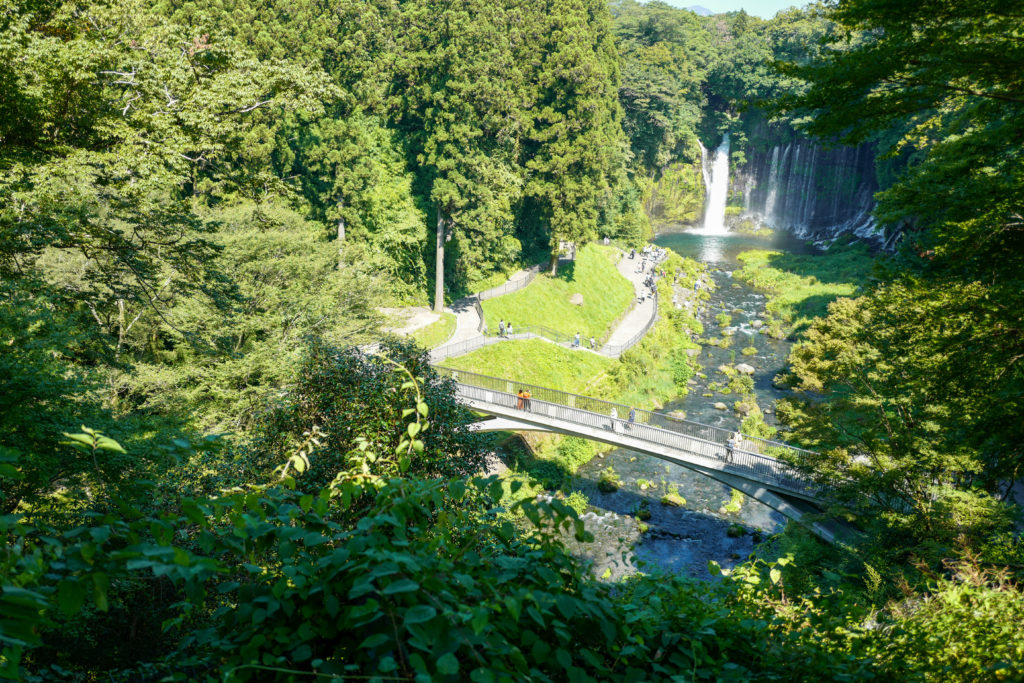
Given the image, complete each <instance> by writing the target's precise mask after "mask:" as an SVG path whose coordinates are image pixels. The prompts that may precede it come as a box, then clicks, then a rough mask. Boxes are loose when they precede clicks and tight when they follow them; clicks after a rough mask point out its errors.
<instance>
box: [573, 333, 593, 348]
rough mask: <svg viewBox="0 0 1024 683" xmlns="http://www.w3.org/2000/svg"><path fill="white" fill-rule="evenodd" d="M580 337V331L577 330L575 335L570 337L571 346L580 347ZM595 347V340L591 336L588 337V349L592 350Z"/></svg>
mask: <svg viewBox="0 0 1024 683" xmlns="http://www.w3.org/2000/svg"><path fill="white" fill-rule="evenodd" d="M580 339H581V337H580V333H579V332H577V333H576V336H575V337H573V338H572V347H573V348H574V349H578V348H580ZM596 349H597V341H596V340H595V339H594V338H593V337H591V338H590V350H591V351H594V350H596Z"/></svg>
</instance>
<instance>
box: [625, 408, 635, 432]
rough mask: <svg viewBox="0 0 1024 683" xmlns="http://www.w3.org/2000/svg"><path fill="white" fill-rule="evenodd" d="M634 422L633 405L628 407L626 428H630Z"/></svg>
mask: <svg viewBox="0 0 1024 683" xmlns="http://www.w3.org/2000/svg"><path fill="white" fill-rule="evenodd" d="M635 424H636V408H634V407H633V406H630V407H629V419H628V420H626V429H632V428H633V425H635Z"/></svg>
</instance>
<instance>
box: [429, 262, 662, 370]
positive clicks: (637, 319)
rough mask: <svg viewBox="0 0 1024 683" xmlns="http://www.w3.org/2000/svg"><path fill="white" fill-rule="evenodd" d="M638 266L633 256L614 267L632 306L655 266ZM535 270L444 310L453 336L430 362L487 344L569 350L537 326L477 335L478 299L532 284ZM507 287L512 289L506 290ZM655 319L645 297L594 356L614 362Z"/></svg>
mask: <svg viewBox="0 0 1024 683" xmlns="http://www.w3.org/2000/svg"><path fill="white" fill-rule="evenodd" d="M642 263H644V261H643V259H642V256H641V255H640V254H639V253H637V255H636V258H635V259H630V258H628V257H627V256H626V255H625V254H623V256H622V258H621V259H620V260H619V263H618V265H617V266H616V267H617V268H618V270H619V273H620V274H621V275H622V276H623V277H624V278H626V279H627V280H629V282H630V283H632V285H633V295H634V298H633V301H634V302H636V301H637V298H638V297H639V295H640V294H641V293H642V292H646V291H647V288H646V287H645V286H644V280H645V279H647V277H649V276H650V275H651V272H652V268H655V267H656V264H655V265H654V266H652V265H651V264H652V261H651V259H648V260H647V262H646V263H647V266H646V268H645V269H644V270H642V271H641V270H638V268H639V266H640V265H641V264H642ZM538 270H539V269H538V268H537V267H535V268H531V269H527V270H521V271H519V272H518V273H516V274H515V275H513V276H512V277H511V278H509V280H508V282H507V283H505V284H504V285H501V286H500V287H496V288H494V289H491V290H488V291H487V292H481V293H480V294H478V295H473V296H468V297H465V298H462V299H459V300H458V301H456V302H453V303H452V305H451V307H450V309H448V310H451V312H452V313H455V315H456V328H455V334H454V335H452V337H451V338H450V339H449V340H448V341H447V342H445V343H444V344H443V345H441V346H438V347H436V348H434V349H432V350H431V352H430V362H431V363H439V362H441V361H442V360H444V359H445V358H452V357H455V356H462V355H465V354H467V353H471V352H473V351H476V350H478V349H481V348H483V347H485V346H490V345H491V344H497V343H500V342H503V341H515V340H522V339H546V340H547V341H550V342H552V343H555V344H558V345H559V346H564V347H570V346H571V345H572V344H571V341H570V337H569V335H567V334H562V333H559V332H556V331H554V330H547V329H545V328H542V327H540V326H522V327H520V328H518V329H520V330H521V331H520V332H518V333H516V334H513V335H511V336H506V337H493V336H485V335H484V334H483V333H482V332H481V331H480V328H481V327H482V324H483V320H482V318H481V317H480V309H479V307H478V304H479V299H481V298H483V299H486V298H490V297H489V296H487V294H489V293H492V292H496V291H498V290H501V289H504V288H508V289H509V291H510V292H511V291H516V290H517V289H520V288H521V287H515V286H514V285H515V284H518V283H519V282H522V281H523V280H532V279H533V277H534V276H535V275H536V273H537V272H538ZM510 285H513V286H512V287H510ZM657 316H658V301H657V297H651V296H647V297H645V299H644V301H643V302H642V303H638V304H636V305H635V306H633V307H632V308H631V309H630V310H629V311H628V312H627V313H626V315H625V316H624V317H623V318H622V320H620V321H619V323H618V324H617V325H616V327H615V329H614V330H613V331H612V334H611V335H610V336H609V338H608V340H607V341H606V342H605V343H604V344H603V345H602V346H601V348H600V350H599V351H596V352H597V353H600V354H602V355H605V356H610V357H612V358H617V357H618V356H620V355H621V354H622V353H623V352H624V351H625V350H626V349H628V348H629V347H631V346H633V345H634V344H636V343H637V342H638V341H640V339H642V338H643V336H644V335H645V334H646V333H647V331H648V330H649V329H650V328H651V326H652V325H653V324H654V322H655V321H656V320H657ZM492 332H493V330H492ZM580 350H585V346H582V347H580Z"/></svg>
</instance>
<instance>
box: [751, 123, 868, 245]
mask: <svg viewBox="0 0 1024 683" xmlns="http://www.w3.org/2000/svg"><path fill="white" fill-rule="evenodd" d="M747 159H748V161H747V163H746V164H744V165H743V166H741V167H740V168H738V169H736V172H735V174H734V176H733V183H732V188H731V189H732V193H733V197H734V200H733V204H734V206H735V205H737V204H738V203H739V201H738V200H739V197H738V195H740V194H741V195H742V213H741V214H740V219H743V218H746V219H750V220H753V221H754V222H755V223H759V224H761V225H767V226H769V227H772V228H775V229H780V230H789V231H791V232H793V233H794V234H796V235H797V236H799V237H805V238H808V239H828V238H831V237H836V236H838V235H840V234H843V233H848V232H852V233H854V234H855V235H857V236H858V237H860V238H862V239H868V240H873V241H881V240H883V239H884V237H883V235H882V231H881V230H880V229H879V228H878V227H877V226H876V225H875V221H874V219H873V218H872V217H871V212H872V210H873V209H874V208H875V200H874V194H875V192H877V191H878V182H877V180H876V178H875V153H874V149H873V148H872V147H871V146H870V145H860V146H858V147H836V148H831V149H828V148H825V147H822V146H821V145H819V144H817V143H815V142H812V141H810V140H807V139H799V138H798V139H795V140H793V141H791V142H788V143H785V144H780V145H776V146H774V147H770V148H767V149H766V150H765V151H753V150H748V151H747Z"/></svg>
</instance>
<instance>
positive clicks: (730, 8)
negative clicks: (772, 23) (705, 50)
mask: <svg viewBox="0 0 1024 683" xmlns="http://www.w3.org/2000/svg"><path fill="white" fill-rule="evenodd" d="M665 2H666V4H668V5H672V6H673V7H693V6H694V5H700V6H701V7H707V8H708V9H709V10H711V11H712V12H714V13H715V14H718V13H720V12H738V11H739V10H741V9H745V10H746V11H747V14H753V15H754V16H756V17H761V18H762V19H771V18H772V17H774V16H775V13H776V12H778V11H779V10H780V9H787V8H789V7H803V6H805V5H807V4H808V3H809V2H810V0H665Z"/></svg>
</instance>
